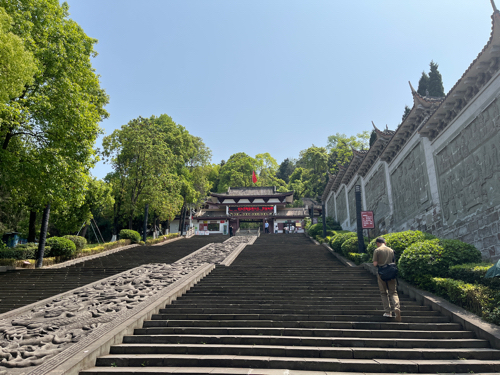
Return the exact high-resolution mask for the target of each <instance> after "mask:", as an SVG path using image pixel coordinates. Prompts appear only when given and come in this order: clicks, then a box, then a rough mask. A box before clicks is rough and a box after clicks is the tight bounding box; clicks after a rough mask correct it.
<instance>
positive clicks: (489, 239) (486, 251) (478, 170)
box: [327, 72, 500, 261]
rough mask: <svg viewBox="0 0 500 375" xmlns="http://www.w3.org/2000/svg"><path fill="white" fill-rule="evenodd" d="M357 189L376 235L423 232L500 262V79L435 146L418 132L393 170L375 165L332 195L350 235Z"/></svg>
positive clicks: (393, 163) (331, 202)
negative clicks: (370, 214) (372, 215)
mask: <svg viewBox="0 0 500 375" xmlns="http://www.w3.org/2000/svg"><path fill="white" fill-rule="evenodd" d="M355 184H360V185H361V187H362V197H363V203H362V207H363V208H364V209H365V210H372V211H374V213H375V223H376V232H378V233H388V232H397V231H402V230H409V229H414V230H422V231H425V232H429V233H432V234H434V235H436V236H439V237H444V238H455V239H460V240H462V241H464V242H467V243H471V244H473V245H475V246H476V247H477V248H478V249H479V250H480V251H481V252H482V254H483V257H484V258H485V259H491V260H493V261H496V260H498V259H500V72H499V73H497V74H496V75H495V77H493V78H492V79H491V80H490V82H489V83H488V84H486V85H485V86H484V87H483V88H482V89H481V90H480V92H479V93H478V95H476V97H475V98H474V99H473V100H472V101H471V102H469V103H468V104H467V105H466V106H465V107H464V108H463V109H462V110H461V111H460V113H459V114H458V115H457V116H456V117H455V119H454V120H453V121H452V122H450V124H448V126H447V128H445V129H444V130H443V131H442V132H441V133H440V134H439V136H438V137H437V138H436V139H435V140H434V141H432V142H431V141H430V140H429V139H428V138H425V137H421V135H420V134H419V133H418V132H417V131H416V132H415V133H414V134H413V135H412V136H411V137H410V138H409V139H408V140H407V142H406V144H405V145H404V147H403V148H402V149H401V150H400V152H399V153H398V154H397V155H396V156H395V157H394V158H393V159H392V161H391V162H390V163H386V162H383V161H381V160H380V159H379V160H377V161H376V162H375V163H374V164H373V166H372V167H371V168H370V170H369V171H368V172H367V174H366V175H365V177H364V178H362V177H361V176H359V175H355V176H354V177H353V178H352V179H351V181H350V182H349V183H348V185H347V186H346V185H345V184H341V185H340V186H339V187H338V189H337V190H336V191H335V192H333V193H332V194H329V196H328V202H327V206H328V209H327V215H328V216H331V217H334V218H335V219H336V220H338V221H340V220H339V219H341V220H342V222H341V223H340V224H341V225H342V227H343V229H347V230H356V220H355V215H356V213H355V212H350V211H352V210H353V206H352V203H351V205H349V196H348V192H349V191H351V189H352V188H353V186H354V185H355ZM343 200H345V202H346V204H345V208H344V203H343ZM339 203H341V206H342V208H341V210H342V211H344V210H345V209H346V210H347V212H346V214H344V213H343V214H342V217H339V216H340V214H339ZM332 208H334V209H332ZM349 208H351V209H349ZM443 210H444V211H443Z"/></svg>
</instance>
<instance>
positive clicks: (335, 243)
mask: <svg viewBox="0 0 500 375" xmlns="http://www.w3.org/2000/svg"><path fill="white" fill-rule="evenodd" d="M351 237H357V234H356V233H354V232H347V233H339V234H337V235H336V236H335V237H333V238H332V240H331V241H330V247H331V248H332V249H333V251H335V252H337V253H340V252H342V244H343V243H344V241H346V240H347V239H348V238H351Z"/></svg>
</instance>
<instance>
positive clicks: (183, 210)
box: [179, 203, 186, 236]
mask: <svg viewBox="0 0 500 375" xmlns="http://www.w3.org/2000/svg"><path fill="white" fill-rule="evenodd" d="M185 218H186V203H183V205H182V208H181V217H180V222H179V230H180V232H181V236H182V233H183V232H184V220H185Z"/></svg>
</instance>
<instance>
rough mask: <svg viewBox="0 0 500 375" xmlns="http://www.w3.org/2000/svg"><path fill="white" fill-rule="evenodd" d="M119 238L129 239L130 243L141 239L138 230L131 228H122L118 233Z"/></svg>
mask: <svg viewBox="0 0 500 375" xmlns="http://www.w3.org/2000/svg"><path fill="white" fill-rule="evenodd" d="M118 236H119V237H120V240H131V241H132V243H139V241H141V235H140V234H139V232H136V231H135V230H131V229H122V230H121V231H120V234H119V235H118Z"/></svg>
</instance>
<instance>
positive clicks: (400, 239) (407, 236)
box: [366, 230, 436, 259]
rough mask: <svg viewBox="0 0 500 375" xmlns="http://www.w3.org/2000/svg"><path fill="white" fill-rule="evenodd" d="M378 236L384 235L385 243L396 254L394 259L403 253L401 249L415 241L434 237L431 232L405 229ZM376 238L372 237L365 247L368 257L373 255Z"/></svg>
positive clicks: (403, 249)
mask: <svg viewBox="0 0 500 375" xmlns="http://www.w3.org/2000/svg"><path fill="white" fill-rule="evenodd" d="M380 237H384V238H385V242H386V245H387V246H388V247H390V248H391V249H392V250H394V253H395V254H396V259H399V257H400V256H401V254H403V251H405V249H406V248H407V247H408V246H410V245H412V244H414V243H416V242H421V241H425V240H431V239H434V238H436V237H435V236H433V235H432V234H429V233H424V232H420V231H418V230H407V231H404V232H395V233H387V234H385V235H383V236H380ZM376 240H377V239H376V238H374V239H373V240H372V241H371V242H370V244H369V245H368V247H367V248H366V252H367V253H368V254H369V255H370V257H373V251H374V250H375V249H376V248H377V245H376Z"/></svg>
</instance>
